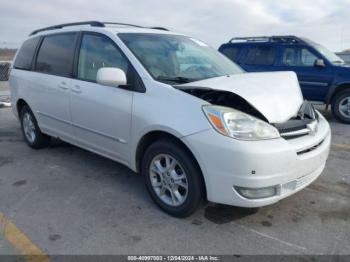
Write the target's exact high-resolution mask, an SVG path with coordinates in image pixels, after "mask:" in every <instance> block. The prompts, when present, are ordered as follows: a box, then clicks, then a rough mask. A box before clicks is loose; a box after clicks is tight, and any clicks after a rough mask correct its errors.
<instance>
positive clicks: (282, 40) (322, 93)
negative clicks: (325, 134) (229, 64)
mask: <svg viewBox="0 0 350 262" xmlns="http://www.w3.org/2000/svg"><path fill="white" fill-rule="evenodd" d="M219 51H220V52H221V53H223V54H224V55H226V56H227V57H228V58H230V59H231V60H232V61H234V62H235V63H237V64H238V65H240V66H241V67H242V68H243V69H244V70H246V71H247V72H262V71H264V72H266V71H294V72H295V73H296V74H297V75H298V79H299V83H300V87H301V90H302V93H303V95H304V98H305V99H308V100H310V101H313V102H315V103H324V104H325V105H326V107H328V105H331V106H332V112H333V114H334V116H335V117H336V118H337V119H338V120H340V121H341V122H344V123H347V124H350V65H349V64H346V63H345V62H344V61H343V60H342V59H341V58H339V57H338V56H337V55H335V54H334V53H332V52H330V51H329V50H327V49H326V48H325V47H323V46H321V45H319V44H317V43H314V42H312V41H310V40H308V39H305V38H299V37H295V36H271V37H240V38H232V39H231V40H230V41H229V42H228V43H226V44H223V45H221V46H220V48H219Z"/></svg>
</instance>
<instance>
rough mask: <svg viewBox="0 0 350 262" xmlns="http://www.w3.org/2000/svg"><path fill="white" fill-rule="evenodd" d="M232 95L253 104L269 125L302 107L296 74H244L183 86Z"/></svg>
mask: <svg viewBox="0 0 350 262" xmlns="http://www.w3.org/2000/svg"><path fill="white" fill-rule="evenodd" d="M181 86H182V87H185V86H188V87H194V86H195V87H201V88H209V89H214V90H222V91H227V92H232V93H234V94H236V95H238V96H240V97H242V98H243V99H245V100H246V101H247V102H248V103H250V104H251V105H252V106H253V107H255V109H257V110H258V111H259V112H260V113H261V114H262V115H263V116H264V117H265V118H266V119H267V120H268V121H269V122H270V123H283V122H285V121H287V120H289V119H290V118H292V117H295V116H296V115H297V113H298V111H299V109H300V107H301V105H302V103H303V95H302V93H301V90H300V86H299V82H298V79H297V76H296V74H295V73H294V72H272V73H244V74H237V75H230V76H223V77H216V78H210V79H206V80H201V81H197V82H191V83H188V84H184V85H181Z"/></svg>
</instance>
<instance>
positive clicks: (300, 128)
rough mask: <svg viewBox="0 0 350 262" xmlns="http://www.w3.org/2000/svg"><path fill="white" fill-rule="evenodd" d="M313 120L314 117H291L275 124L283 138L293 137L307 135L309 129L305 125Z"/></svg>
mask: <svg viewBox="0 0 350 262" xmlns="http://www.w3.org/2000/svg"><path fill="white" fill-rule="evenodd" d="M313 121H315V120H314V119H291V120H289V121H287V122H284V123H282V124H275V127H276V128H277V130H278V132H279V133H280V135H281V137H283V138H285V139H293V138H297V137H301V136H304V135H308V134H309V133H310V130H309V129H308V127H307V125H308V124H310V123H312V122H313Z"/></svg>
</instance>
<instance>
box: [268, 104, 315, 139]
mask: <svg viewBox="0 0 350 262" xmlns="http://www.w3.org/2000/svg"><path fill="white" fill-rule="evenodd" d="M318 121H319V115H318V113H317V111H316V110H315V108H314V107H313V105H312V104H311V103H310V102H309V101H307V100H305V101H304V103H303V104H302V106H301V107H300V109H299V111H298V114H297V116H296V117H293V118H291V119H290V120H288V121H286V122H284V123H278V124H274V126H275V127H276V128H277V130H278V131H279V133H280V135H281V137H283V138H285V139H293V138H298V137H302V136H305V135H313V134H315V133H316V132H317V128H318Z"/></svg>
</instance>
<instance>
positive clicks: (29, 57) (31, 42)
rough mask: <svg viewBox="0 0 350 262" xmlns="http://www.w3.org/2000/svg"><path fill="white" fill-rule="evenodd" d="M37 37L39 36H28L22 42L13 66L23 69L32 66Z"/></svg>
mask: <svg viewBox="0 0 350 262" xmlns="http://www.w3.org/2000/svg"><path fill="white" fill-rule="evenodd" d="M39 39H40V38H39V37H35V38H30V39H28V40H27V41H25V42H24V43H23V45H22V47H21V49H20V50H19V52H18V54H17V57H16V60H15V63H14V65H13V66H14V68H16V69H23V70H30V69H31V68H32V61H33V56H34V53H35V49H36V47H37V45H38V43H39Z"/></svg>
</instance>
